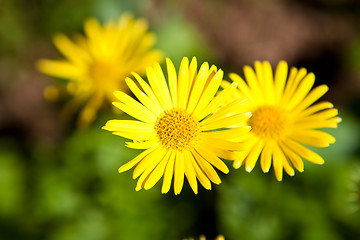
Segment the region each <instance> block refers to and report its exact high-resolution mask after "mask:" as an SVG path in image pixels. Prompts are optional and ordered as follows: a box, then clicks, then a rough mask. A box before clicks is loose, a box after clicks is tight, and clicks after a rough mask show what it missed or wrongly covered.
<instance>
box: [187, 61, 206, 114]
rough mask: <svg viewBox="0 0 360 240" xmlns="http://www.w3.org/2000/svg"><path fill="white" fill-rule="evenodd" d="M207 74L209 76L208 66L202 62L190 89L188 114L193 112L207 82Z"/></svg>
mask: <svg viewBox="0 0 360 240" xmlns="http://www.w3.org/2000/svg"><path fill="white" fill-rule="evenodd" d="M208 74H209V64H208V63H207V62H204V63H203V64H202V65H201V67H200V69H199V73H198V75H197V76H196V79H195V81H194V86H193V88H192V91H191V95H190V98H189V104H188V107H187V110H188V111H189V112H190V113H192V112H193V111H194V109H195V107H196V106H197V104H198V102H199V99H200V96H201V94H202V92H203V90H204V87H205V84H206V81H207V77H208Z"/></svg>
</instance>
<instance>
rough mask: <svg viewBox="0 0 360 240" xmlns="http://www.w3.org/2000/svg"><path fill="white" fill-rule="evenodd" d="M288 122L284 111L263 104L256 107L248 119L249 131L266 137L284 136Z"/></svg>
mask: <svg viewBox="0 0 360 240" xmlns="http://www.w3.org/2000/svg"><path fill="white" fill-rule="evenodd" d="M288 123H289V121H288V118H287V116H286V113H285V112H284V111H283V110H282V109H280V108H278V107H274V106H263V107H260V108H258V109H256V110H255V111H254V112H253V114H252V116H251V118H250V119H249V120H248V124H249V125H250V126H251V131H252V132H253V133H254V134H255V135H258V136H259V137H261V138H268V139H269V138H270V139H276V138H280V137H282V136H284V135H285V133H286V129H287V126H288Z"/></svg>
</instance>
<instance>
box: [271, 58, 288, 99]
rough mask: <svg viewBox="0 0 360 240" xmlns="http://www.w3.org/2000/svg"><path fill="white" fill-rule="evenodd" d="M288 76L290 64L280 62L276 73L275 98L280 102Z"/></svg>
mask: <svg viewBox="0 0 360 240" xmlns="http://www.w3.org/2000/svg"><path fill="white" fill-rule="evenodd" d="M287 74H288V64H287V63H286V62H285V61H281V62H279V64H278V65H277V67H276V71H275V80H274V81H275V83H274V85H275V90H274V91H275V98H276V102H279V101H280V99H281V96H282V94H283V92H284V87H285V82H286V78H287Z"/></svg>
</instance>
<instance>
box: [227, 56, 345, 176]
mask: <svg viewBox="0 0 360 240" xmlns="http://www.w3.org/2000/svg"><path fill="white" fill-rule="evenodd" d="M230 78H231V80H233V82H235V83H237V84H238V89H237V90H236V91H235V92H234V93H235V96H236V97H235V98H243V97H245V98H247V99H248V101H249V102H248V105H247V106H248V111H250V112H252V117H251V118H250V119H249V120H248V122H247V123H248V124H249V125H250V126H251V128H252V129H251V131H250V132H249V134H247V135H246V136H243V137H240V138H239V140H242V141H246V142H247V143H248V144H247V149H246V150H245V151H242V152H238V154H237V157H236V160H235V161H234V163H233V165H234V167H235V168H239V167H240V166H241V165H245V169H246V171H248V172H250V171H252V169H253V168H254V166H255V164H256V162H257V161H258V159H260V165H261V168H262V170H263V172H268V171H269V169H270V166H271V165H272V166H273V168H274V171H275V176H276V178H277V180H279V181H281V180H282V177H283V169H284V170H285V172H286V173H287V174H289V175H291V176H292V175H294V173H295V171H294V168H295V169H297V170H298V171H300V172H302V171H303V170H304V164H303V161H302V159H306V160H307V161H310V162H313V163H316V164H323V163H324V160H323V158H322V157H320V156H319V155H318V154H316V153H315V152H313V151H311V150H309V149H308V148H307V147H306V146H304V145H309V146H314V147H328V146H329V145H330V144H331V143H334V142H335V139H334V137H332V136H331V135H330V134H328V133H325V132H323V131H321V130H320V129H321V128H336V127H337V125H338V123H339V122H340V121H341V118H339V117H338V116H337V115H338V110H337V109H335V108H333V104H331V103H330V102H320V103H316V104H314V103H315V102H316V101H317V100H318V99H319V98H320V97H321V96H323V95H324V94H325V93H326V92H327V91H328V87H327V86H326V85H320V86H318V87H315V88H314V89H312V88H313V85H314V81H315V75H314V74H313V73H308V72H307V71H306V69H304V68H301V69H297V68H294V67H293V68H291V70H290V73H289V74H288V65H287V63H286V62H284V61H281V62H280V63H279V64H278V66H277V68H276V70H275V74H273V71H272V68H271V65H270V63H269V62H266V61H265V62H255V70H253V69H252V68H251V67H249V66H245V67H244V79H245V80H244V79H243V78H241V77H240V76H239V75H237V74H234V73H233V74H230ZM228 85H230V83H225V84H224V86H228Z"/></svg>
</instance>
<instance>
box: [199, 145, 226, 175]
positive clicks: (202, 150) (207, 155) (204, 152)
mask: <svg viewBox="0 0 360 240" xmlns="http://www.w3.org/2000/svg"><path fill="white" fill-rule="evenodd" d="M207 147H208V146H202V145H201V144H199V145H198V146H197V147H196V149H195V151H196V152H197V153H198V154H199V155H200V156H202V157H203V159H205V160H206V161H208V162H209V163H210V164H212V165H213V166H214V167H216V168H217V169H219V170H220V171H222V172H223V173H229V168H228V167H227V166H226V164H225V163H224V162H223V161H222V160H220V159H219V158H218V157H217V156H216V155H214V154H213V153H212V152H211V151H209V149H207Z"/></svg>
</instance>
